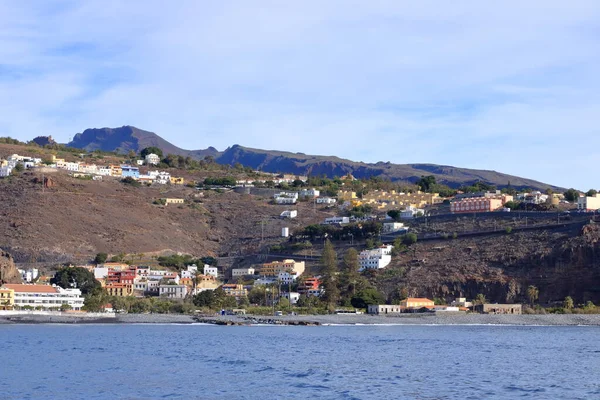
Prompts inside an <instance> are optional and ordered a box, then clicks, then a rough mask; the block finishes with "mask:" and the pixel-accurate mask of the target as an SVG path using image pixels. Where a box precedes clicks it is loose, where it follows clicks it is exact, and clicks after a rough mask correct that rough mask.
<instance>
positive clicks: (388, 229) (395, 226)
mask: <svg viewBox="0 0 600 400" xmlns="http://www.w3.org/2000/svg"><path fill="white" fill-rule="evenodd" d="M401 230H408V228H406V227H405V226H404V224H403V223H402V222H384V223H383V227H382V229H381V233H393V232H398V231H401Z"/></svg>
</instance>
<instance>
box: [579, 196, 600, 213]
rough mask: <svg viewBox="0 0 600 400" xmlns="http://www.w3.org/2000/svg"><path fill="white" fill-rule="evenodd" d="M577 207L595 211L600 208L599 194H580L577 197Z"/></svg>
mask: <svg viewBox="0 0 600 400" xmlns="http://www.w3.org/2000/svg"><path fill="white" fill-rule="evenodd" d="M577 209H578V210H584V211H596V210H598V209H600V195H599V194H596V195H594V196H580V197H578V198H577Z"/></svg>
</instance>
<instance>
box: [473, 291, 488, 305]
mask: <svg viewBox="0 0 600 400" xmlns="http://www.w3.org/2000/svg"><path fill="white" fill-rule="evenodd" d="M485 303H487V299H486V298H485V295H484V294H483V293H479V294H478V295H477V296H475V304H480V305H482V304H485Z"/></svg>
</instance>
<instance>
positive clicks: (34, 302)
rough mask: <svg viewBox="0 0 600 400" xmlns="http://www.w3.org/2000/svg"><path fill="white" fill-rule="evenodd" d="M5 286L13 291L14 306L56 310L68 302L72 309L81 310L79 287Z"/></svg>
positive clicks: (81, 302)
mask: <svg viewBox="0 0 600 400" xmlns="http://www.w3.org/2000/svg"><path fill="white" fill-rule="evenodd" d="M4 287H5V288H7V289H12V290H13V291H14V292H15V306H16V307H19V308H23V307H26V306H29V307H32V308H36V307H41V308H42V309H44V310H52V309H54V310H56V309H58V308H60V307H61V306H62V305H63V304H68V305H69V306H71V308H72V309H73V310H81V308H82V307H83V300H84V299H83V297H81V290H79V289H63V288H61V287H59V286H49V285H21V284H8V283H7V284H5V285H4Z"/></svg>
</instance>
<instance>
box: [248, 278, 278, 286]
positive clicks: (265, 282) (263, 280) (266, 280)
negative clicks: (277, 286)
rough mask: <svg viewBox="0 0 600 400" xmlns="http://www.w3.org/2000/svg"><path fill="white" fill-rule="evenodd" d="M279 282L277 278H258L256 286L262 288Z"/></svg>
mask: <svg viewBox="0 0 600 400" xmlns="http://www.w3.org/2000/svg"><path fill="white" fill-rule="evenodd" d="M276 282H277V281H276V280H275V278H265V277H262V278H258V279H256V280H255V281H254V286H262V285H272V284H274V283H276Z"/></svg>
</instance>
